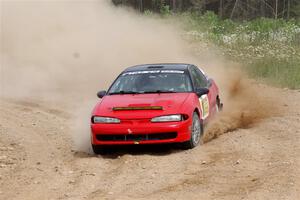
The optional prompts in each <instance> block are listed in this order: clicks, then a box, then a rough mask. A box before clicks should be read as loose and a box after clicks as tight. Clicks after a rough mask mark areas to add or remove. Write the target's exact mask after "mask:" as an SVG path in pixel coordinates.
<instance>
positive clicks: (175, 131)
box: [91, 119, 192, 145]
mask: <svg viewBox="0 0 300 200" xmlns="http://www.w3.org/2000/svg"><path fill="white" fill-rule="evenodd" d="M191 124H192V120H190V119H188V120H185V121H180V122H161V123H159V122H157V123H151V122H150V120H149V119H140V120H122V121H121V123H120V124H91V142H92V144H93V145H126V144H159V143H179V142H184V141H187V140H189V139H190V132H191Z"/></svg>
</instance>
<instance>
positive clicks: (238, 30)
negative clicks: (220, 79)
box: [179, 12, 300, 88]
mask: <svg viewBox="0 0 300 200" xmlns="http://www.w3.org/2000/svg"><path fill="white" fill-rule="evenodd" d="M179 18H180V19H181V20H182V22H183V26H184V28H185V30H186V34H185V36H186V37H187V38H188V39H189V40H192V41H200V42H202V43H203V42H207V43H214V44H215V45H217V46H218V47H219V48H220V49H221V50H222V52H223V54H224V55H225V56H226V57H227V58H228V59H231V60H234V61H237V62H240V63H243V64H244V65H245V66H246V70H247V71H248V72H249V73H250V74H251V75H252V76H253V77H257V78H263V79H264V80H266V81H268V82H270V83H274V84H277V85H281V86H284V87H290V88H300V25H299V21H296V20H290V21H285V20H282V19H278V20H275V19H269V18H260V19H255V20H252V21H244V22H235V21H232V20H228V19H227V20H223V19H220V18H219V17H218V16H217V15H215V14H214V13H212V12H206V13H205V14H203V15H201V14H199V13H183V14H181V15H180V16H179Z"/></svg>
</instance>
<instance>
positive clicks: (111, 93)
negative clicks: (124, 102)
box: [108, 90, 141, 95]
mask: <svg viewBox="0 0 300 200" xmlns="http://www.w3.org/2000/svg"><path fill="white" fill-rule="evenodd" d="M108 94H109V95H113V94H141V93H140V92H135V91H123V90H121V91H118V92H110V93H108Z"/></svg>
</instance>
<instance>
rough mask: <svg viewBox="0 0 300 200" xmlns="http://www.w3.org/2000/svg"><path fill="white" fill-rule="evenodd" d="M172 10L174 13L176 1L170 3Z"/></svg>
mask: <svg viewBox="0 0 300 200" xmlns="http://www.w3.org/2000/svg"><path fill="white" fill-rule="evenodd" d="M172 9H173V12H176V0H173V1H172Z"/></svg>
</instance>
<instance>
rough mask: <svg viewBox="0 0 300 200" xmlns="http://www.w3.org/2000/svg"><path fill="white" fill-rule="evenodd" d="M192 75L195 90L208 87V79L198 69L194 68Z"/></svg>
mask: <svg viewBox="0 0 300 200" xmlns="http://www.w3.org/2000/svg"><path fill="white" fill-rule="evenodd" d="M191 75H192V79H193V82H194V85H195V88H201V87H207V79H206V77H205V75H204V74H202V72H201V71H200V70H199V69H198V68H196V67H192V68H191Z"/></svg>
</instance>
